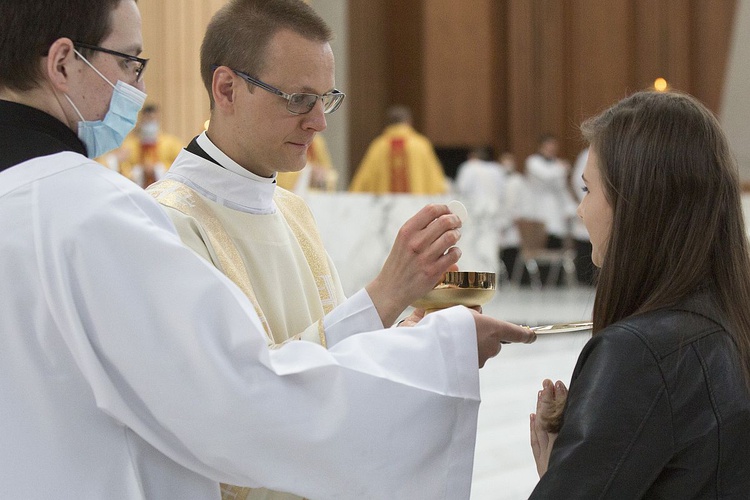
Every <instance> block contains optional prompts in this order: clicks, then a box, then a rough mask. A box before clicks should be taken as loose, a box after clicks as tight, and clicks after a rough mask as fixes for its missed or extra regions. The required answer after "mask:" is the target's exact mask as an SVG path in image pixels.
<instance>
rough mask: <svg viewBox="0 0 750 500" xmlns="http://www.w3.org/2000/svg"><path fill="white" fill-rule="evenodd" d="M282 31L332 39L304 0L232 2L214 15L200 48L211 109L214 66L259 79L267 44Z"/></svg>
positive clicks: (202, 71) (324, 39)
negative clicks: (234, 70) (227, 68)
mask: <svg viewBox="0 0 750 500" xmlns="http://www.w3.org/2000/svg"><path fill="white" fill-rule="evenodd" d="M282 29H287V30H290V31H293V32H294V33H297V34H299V35H301V36H303V37H304V38H307V39H309V40H315V41H321V42H329V41H330V40H331V39H332V38H333V33H332V32H331V29H330V28H329V27H328V25H327V24H326V23H325V21H323V19H322V18H321V17H320V16H319V15H318V14H317V13H316V12H315V11H314V10H313V9H312V7H310V6H309V5H307V4H306V3H305V2H303V1H302V0H230V1H229V2H228V3H227V4H226V5H225V6H224V7H222V8H221V9H220V10H219V11H218V12H217V13H216V14H215V15H214V17H213V18H212V19H211V22H210V23H209V24H208V28H207V29H206V35H205V36H204V38H203V44H202V45H201V78H202V79H203V85H205V87H206V90H207V91H208V97H209V99H210V100H211V108H213V106H214V99H213V95H212V92H211V84H212V81H213V69H212V66H214V65H216V66H228V67H230V68H232V69H236V70H238V71H242V72H244V73H247V74H248V75H250V76H253V77H256V78H257V77H258V76H259V74H260V73H261V72H262V71H263V69H264V65H265V62H266V61H265V59H266V51H267V47H268V43H269V42H270V40H271V38H272V37H273V36H274V35H275V34H276V33H277V32H278V31H280V30H282Z"/></svg>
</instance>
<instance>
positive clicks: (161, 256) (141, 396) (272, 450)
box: [34, 182, 479, 499]
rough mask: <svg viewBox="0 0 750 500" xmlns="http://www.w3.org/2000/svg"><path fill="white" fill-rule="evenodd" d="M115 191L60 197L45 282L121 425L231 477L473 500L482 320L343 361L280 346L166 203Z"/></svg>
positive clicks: (430, 327) (43, 214)
mask: <svg viewBox="0 0 750 500" xmlns="http://www.w3.org/2000/svg"><path fill="white" fill-rule="evenodd" d="M50 184H51V183H50ZM106 184H107V183H106V182H100V183H99V185H97V184H94V187H95V188H97V189H94V190H93V191H95V192H102V193H103V194H92V193H91V191H92V189H91V184H90V183H88V184H87V186H88V188H83V187H80V186H79V185H78V184H76V183H75V182H68V183H64V182H56V183H55V185H54V186H50V185H49V184H48V185H46V188H43V189H40V190H39V193H38V194H39V198H40V199H42V200H44V201H45V203H44V205H43V207H41V208H36V209H35V210H36V211H37V212H38V213H36V215H35V217H36V218H35V228H34V231H35V232H36V234H38V235H40V237H39V238H37V240H36V242H35V244H36V246H37V247H36V254H37V255H38V258H39V265H40V267H41V269H40V273H41V283H40V286H41V287H43V288H44V293H45V296H46V297H47V300H48V303H49V304H50V308H51V310H52V314H53V316H54V318H55V321H56V323H57V324H58V326H59V330H60V331H61V332H62V335H63V337H64V341H65V343H66V345H67V347H68V349H69V350H70V352H71V354H72V355H73V357H74V358H75V360H76V363H77V364H78V366H79V368H80V370H81V373H82V374H83V377H84V378H85V379H86V380H87V382H88V384H89V385H90V387H91V390H92V393H93V396H94V398H95V399H96V404H97V406H98V407H99V408H100V409H101V410H102V411H103V412H105V413H107V414H108V415H110V416H111V417H112V418H113V419H115V420H116V421H118V422H120V423H121V424H122V425H124V426H126V427H127V428H129V429H132V431H133V432H135V433H136V434H138V435H139V436H140V437H141V438H142V439H144V440H145V441H146V442H148V443H149V444H151V446H153V447H154V448H155V449H157V450H159V451H160V452H161V453H163V454H164V455H166V456H168V457H169V458H170V459H171V460H173V461H175V462H177V463H179V464H181V465H182V466H184V467H187V468H189V469H191V470H193V471H195V472H197V473H199V474H202V475H204V476H206V477H208V478H211V479H213V480H215V481H223V482H227V483H231V484H238V485H248V486H260V485H262V486H265V487H268V488H271V489H275V490H281V491H289V492H292V493H296V494H298V495H301V496H305V497H310V498H327V499H336V498H342V499H344V498H383V499H385V498H437V499H454V498H468V496H469V489H470V483H471V469H472V463H473V454H474V440H475V437H476V418H477V411H478V405H479V380H478V369H477V347H476V332H475V326H474V321H473V318H472V316H471V314H470V313H469V312H468V311H467V310H465V309H463V308H453V309H449V310H446V311H443V312H438V313H434V314H432V315H430V316H429V317H428V318H427V319H426V320H425V321H424V322H423V323H422V324H420V325H419V326H417V327H415V328H411V329H404V328H396V329H391V330H389V331H388V332H382V331H380V332H372V333H364V334H360V335H355V336H352V337H349V338H347V339H344V340H341V341H340V342H338V343H337V344H336V345H335V346H333V347H332V348H331V349H330V350H326V349H324V348H322V347H320V346H318V345H316V344H312V343H309V342H293V343H289V344H286V345H285V346H284V347H282V348H280V349H278V350H269V349H268V348H267V346H266V340H265V337H264V334H263V333H262V332H263V330H262V328H261V325H260V322H259V320H258V317H257V316H256V314H255V312H254V310H253V307H252V306H251V304H250V303H249V301H248V300H247V298H246V297H245V296H244V295H243V294H242V292H241V291H240V290H239V289H238V288H237V287H236V286H235V285H234V284H233V283H232V282H231V281H230V280H229V279H227V278H226V277H225V276H224V275H222V274H221V273H220V272H219V271H218V270H216V269H215V268H213V267H212V266H211V265H210V264H208V263H207V262H205V261H204V260H203V259H201V258H200V257H198V256H197V255H196V254H195V253H194V252H193V251H191V250H189V249H188V248H187V247H185V246H184V245H182V243H181V242H180V240H179V237H178V236H177V234H176V233H175V232H174V229H173V226H172V225H171V223H170V222H169V219H168V218H167V216H166V215H164V213H163V212H162V211H161V210H160V208H159V206H158V205H157V204H156V202H155V201H154V200H153V199H151V197H150V196H148V195H147V194H145V193H143V192H141V191H137V190H135V189H134V188H133V189H132V190H130V191H127V192H125V191H124V190H123V189H120V191H119V192H117V189H113V188H112V187H111V186H107V185H106ZM80 200H86V203H85V204H84V203H81V202H80ZM42 235H43V237H41V236H42ZM331 321H332V322H333V323H334V324H335V323H336V322H335V321H333V320H331ZM341 321H343V320H341ZM279 464H283V466H280V465H279Z"/></svg>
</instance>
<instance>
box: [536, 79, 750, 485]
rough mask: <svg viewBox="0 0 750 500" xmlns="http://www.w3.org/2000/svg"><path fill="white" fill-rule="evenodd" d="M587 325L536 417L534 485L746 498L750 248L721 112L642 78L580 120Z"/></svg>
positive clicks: (749, 479) (548, 385) (547, 385)
mask: <svg viewBox="0 0 750 500" xmlns="http://www.w3.org/2000/svg"><path fill="white" fill-rule="evenodd" d="M581 128H582V131H583V135H584V138H585V139H586V140H587V141H588V142H589V144H590V146H591V150H590V154H589V160H588V163H587V165H586V168H585V170H584V174H583V178H584V182H585V185H586V189H587V194H586V196H585V197H584V199H583V201H582V202H581V204H580V206H579V208H578V215H579V216H580V217H581V218H582V220H583V222H584V224H585V225H586V228H587V229H588V231H589V233H590V236H591V242H592V246H593V250H592V260H593V262H594V264H595V265H596V266H597V267H599V268H600V270H599V275H598V283H597V290H596V299H595V302H594V310H593V322H594V327H593V337H592V339H591V340H590V341H589V342H588V343H587V344H586V346H585V347H584V349H583V351H582V353H581V355H580V357H579V359H578V363H577V365H576V367H575V369H574V372H573V376H572V379H571V382H570V389H569V390H568V389H567V388H566V387H565V386H564V384H562V382H560V381H558V382H557V383H556V384H552V382H551V381H550V380H545V381H544V382H543V384H542V390H541V391H539V396H538V400H537V410H536V413H535V414H532V415H531V419H530V420H531V444H532V449H533V452H534V458H535V460H536V463H537V470H538V471H539V474H540V481H539V484H538V485H537V487H536V489H535V490H534V492H533V493H532V495H531V498H569V497H576V498H613V497H615V498H644V497H645V498H730V497H731V498H749V496H748V495H750V257H749V255H748V242H747V238H746V234H745V226H744V221H743V215H742V207H741V199H740V186H739V178H738V172H737V167H736V165H735V162H734V160H733V158H732V155H731V153H730V151H729V147H728V145H727V141H726V138H725V136H724V134H723V132H722V131H721V128H720V126H719V124H718V122H717V121H716V119H715V117H714V116H713V115H712V114H711V113H710V112H709V111H708V110H707V109H706V108H705V107H704V106H703V105H702V104H700V103H699V102H698V101H697V100H696V99H694V98H692V97H690V96H688V95H685V94H681V93H658V92H639V93H636V94H634V95H632V96H630V97H628V98H626V99H623V100H622V101H620V102H619V103H617V104H615V105H614V106H612V107H611V108H609V109H608V110H606V111H605V112H603V113H602V114H600V115H599V116H596V117H594V118H592V119H590V120H588V121H586V122H585V123H584V124H583V125H582V127H581Z"/></svg>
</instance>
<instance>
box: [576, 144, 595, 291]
mask: <svg viewBox="0 0 750 500" xmlns="http://www.w3.org/2000/svg"><path fill="white" fill-rule="evenodd" d="M588 156H589V148H586V149H584V150H583V151H581V152H580V153H579V154H578V157H577V158H576V161H575V163H574V164H573V172H572V173H571V175H570V187H571V190H572V191H573V193H574V195H575V198H576V201H577V202H578V203H580V202H581V200H583V196H584V194H585V193H584V190H583V188H584V187H585V186H584V184H583V178H582V175H583V170H584V168H586V160H587V159H588ZM570 234H571V237H572V238H573V244H574V246H575V251H576V257H575V262H576V278H577V280H578V284H579V285H593V284H594V263H593V262H592V261H591V240H590V239H589V232H588V231H587V230H586V226H584V225H583V221H582V220H581V218H580V217H573V219H572V223H571V228H570Z"/></svg>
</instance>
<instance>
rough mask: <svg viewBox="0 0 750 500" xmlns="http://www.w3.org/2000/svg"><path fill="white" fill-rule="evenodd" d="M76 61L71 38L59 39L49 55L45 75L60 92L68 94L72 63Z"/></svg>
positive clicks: (51, 47) (50, 49)
mask: <svg viewBox="0 0 750 500" xmlns="http://www.w3.org/2000/svg"><path fill="white" fill-rule="evenodd" d="M75 59H76V54H75V51H74V46H73V42H72V41H71V40H70V39H69V38H58V39H57V40H55V41H54V43H53V44H52V45H51V46H50V48H49V52H48V53H47V64H46V67H45V68H44V69H45V74H46V76H47V79H48V80H49V81H50V83H52V85H53V86H54V87H55V88H56V89H57V90H59V91H60V92H63V93H67V92H68V90H69V86H70V77H71V74H72V71H73V70H72V67H73V66H72V63H73V62H74V61H75Z"/></svg>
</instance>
